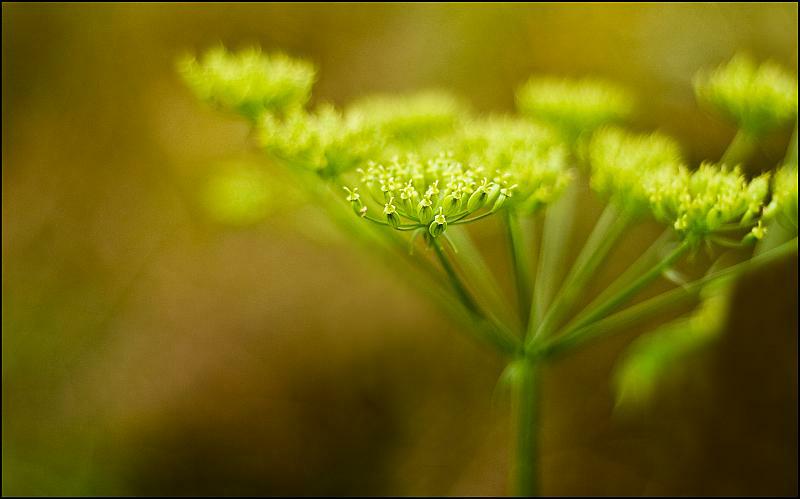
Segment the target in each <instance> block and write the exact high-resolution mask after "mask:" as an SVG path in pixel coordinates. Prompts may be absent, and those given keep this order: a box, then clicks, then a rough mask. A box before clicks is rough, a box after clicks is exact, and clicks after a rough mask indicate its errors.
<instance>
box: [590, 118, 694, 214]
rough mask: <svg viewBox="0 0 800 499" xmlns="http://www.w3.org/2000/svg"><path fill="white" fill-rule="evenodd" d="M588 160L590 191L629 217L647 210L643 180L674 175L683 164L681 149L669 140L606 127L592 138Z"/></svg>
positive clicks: (648, 198)
mask: <svg viewBox="0 0 800 499" xmlns="http://www.w3.org/2000/svg"><path fill="white" fill-rule="evenodd" d="M588 160H589V165H590V166H591V185H592V188H593V189H594V190H595V191H597V192H598V193H599V194H600V195H602V196H604V197H606V198H608V199H609V200H610V201H611V202H612V203H616V204H617V205H618V206H620V207H621V208H623V209H624V210H628V211H629V212H630V213H632V214H640V213H642V212H645V211H647V210H648V208H649V204H650V194H649V192H648V191H647V189H646V188H645V183H646V180H645V179H646V178H647V177H648V176H650V175H653V174H654V173H655V172H658V171H660V172H661V174H662V175H665V176H669V175H672V174H675V173H677V171H678V169H679V166H680V164H681V162H682V159H681V152H680V147H679V146H678V144H677V142H675V141H674V140H673V139H672V138H670V137H667V136H666V135H662V134H660V133H657V132H656V133H652V134H648V135H638V134H632V133H629V132H626V131H624V130H621V129H618V128H605V129H602V130H600V131H598V132H597V133H595V134H594V135H593V136H592V139H591V142H590V143H589V147H588Z"/></svg>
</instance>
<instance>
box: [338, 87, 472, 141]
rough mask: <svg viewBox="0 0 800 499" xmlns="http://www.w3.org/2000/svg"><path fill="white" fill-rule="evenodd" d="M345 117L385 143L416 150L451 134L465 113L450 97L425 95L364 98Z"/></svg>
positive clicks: (428, 93) (349, 109)
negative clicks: (381, 137)
mask: <svg viewBox="0 0 800 499" xmlns="http://www.w3.org/2000/svg"><path fill="white" fill-rule="evenodd" d="M346 114H347V116H348V117H350V118H352V119H358V120H360V121H362V122H363V123H364V125H365V126H367V127H370V128H373V129H375V130H377V131H379V132H380V133H381V135H383V136H384V137H386V139H387V140H388V141H391V142H394V141H397V142H399V143H400V144H401V145H404V146H417V145H420V143H423V142H427V141H430V140H432V139H435V138H438V137H441V136H443V135H446V134H449V133H450V132H452V131H453V130H454V129H455V128H456V127H457V125H458V124H459V123H460V122H461V120H462V118H463V117H464V116H466V115H467V109H466V106H465V105H464V104H463V103H461V102H460V101H459V100H458V99H456V98H455V97H453V96H452V95H449V94H447V93H444V92H434V91H429V92H420V93H417V94H411V95H404V96H389V95H375V96H371V97H366V98H363V99H361V100H359V101H356V102H354V103H353V104H352V105H350V106H349V107H348V108H347V113H346Z"/></svg>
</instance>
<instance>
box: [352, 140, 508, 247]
mask: <svg viewBox="0 0 800 499" xmlns="http://www.w3.org/2000/svg"><path fill="white" fill-rule="evenodd" d="M359 173H360V174H361V186H362V188H363V191H364V192H366V193H367V195H368V196H369V200H370V201H372V202H374V203H375V204H377V205H378V206H379V207H380V208H382V216H381V217H380V218H379V219H376V218H373V217H370V219H372V220H374V221H379V222H381V223H385V224H387V225H391V226H392V227H394V228H396V229H410V228H423V227H427V228H428V230H429V232H430V234H431V235H432V236H434V237H436V236H439V235H441V234H442V233H443V232H444V231H445V230H447V225H448V223H450V224H453V223H463V222H465V221H467V217H469V215H471V214H473V213H475V212H477V211H480V210H482V209H484V208H488V209H489V210H491V211H494V210H496V209H497V208H499V207H500V206H501V205H502V203H503V201H504V200H505V199H506V198H508V197H510V196H511V190H512V189H511V188H510V187H507V186H503V185H501V182H502V180H501V179H496V180H497V181H496V180H495V179H491V178H490V177H489V176H488V173H487V172H486V170H485V169H484V168H482V167H479V166H471V165H470V166H467V165H465V164H464V163H462V162H460V161H457V160H456V159H454V158H453V157H452V155H447V154H440V155H439V156H436V157H434V158H430V159H427V160H424V159H420V158H418V157H416V156H413V155H410V156H408V157H406V158H405V159H402V160H401V159H399V158H397V159H395V160H393V161H391V162H389V163H387V164H385V165H384V164H378V163H371V164H370V165H369V166H368V167H367V168H366V169H363V170H360V171H359ZM347 190H348V196H347V199H348V201H350V202H351V203H352V205H353V209H354V210H355V211H356V213H358V214H359V215H361V216H364V217H369V213H368V208H367V205H366V204H364V201H366V200H362V199H361V195H360V194H359V192H358V187H355V188H353V189H347Z"/></svg>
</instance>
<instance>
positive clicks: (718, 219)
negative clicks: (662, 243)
mask: <svg viewBox="0 0 800 499" xmlns="http://www.w3.org/2000/svg"><path fill="white" fill-rule="evenodd" d="M644 180H645V189H647V191H648V192H649V193H650V205H651V208H652V210H653V214H654V215H655V217H656V218H657V219H659V220H661V221H663V222H666V223H669V224H671V225H672V226H673V227H674V228H675V230H677V231H678V232H679V233H680V234H681V235H683V236H684V237H685V238H686V239H687V240H688V241H689V242H691V243H699V242H700V241H702V240H705V239H706V238H707V237H708V236H711V235H713V234H714V233H715V232H717V231H723V230H726V229H731V228H742V229H745V228H746V229H751V232H750V234H748V236H747V237H749V238H751V239H752V238H756V239H760V238H761V237H763V234H764V229H763V227H762V225H761V221H760V215H761V211H762V209H763V207H764V200H765V198H766V196H767V194H768V191H769V174H764V175H761V176H759V177H756V178H754V179H753V180H751V181H750V182H748V181H747V180H746V179H745V178H744V176H743V175H742V173H741V171H740V170H739V168H738V167H737V168H733V169H731V168H729V167H728V166H726V165H717V164H712V163H703V164H701V165H700V167H699V168H698V169H697V170H696V171H694V172H690V171H689V170H687V169H686V168H685V167H680V168H678V169H676V170H660V171H657V172H653V173H651V174H650V175H648V176H647V177H646V178H645V179H644Z"/></svg>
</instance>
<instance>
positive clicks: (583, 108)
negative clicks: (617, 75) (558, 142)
mask: <svg viewBox="0 0 800 499" xmlns="http://www.w3.org/2000/svg"><path fill="white" fill-rule="evenodd" d="M517 106H518V107H519V109H520V111H521V112H522V113H523V114H525V115H527V116H529V117H531V118H533V119H535V120H538V121H541V122H544V123H547V124H549V125H551V126H553V127H555V128H556V129H558V130H559V131H560V132H561V133H562V134H563V135H564V136H565V138H567V140H569V141H574V140H576V139H577V138H578V137H579V136H580V135H581V134H583V133H587V132H591V131H593V130H594V129H596V128H598V127H599V126H601V125H605V124H609V123H616V122H619V121H623V120H625V119H626V118H628V117H629V116H630V115H631V114H632V112H633V98H632V97H631V96H630V95H629V94H628V93H627V92H626V91H625V90H624V89H622V88H620V87H617V86H616V85H613V84H611V83H608V82H605V81H601V80H593V79H580V80H570V79H556V78H532V79H530V80H528V82H527V83H525V84H524V85H523V86H522V87H521V88H520V89H519V91H518V92H517Z"/></svg>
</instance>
